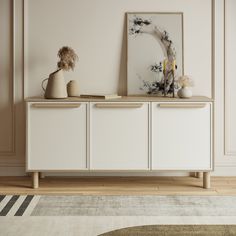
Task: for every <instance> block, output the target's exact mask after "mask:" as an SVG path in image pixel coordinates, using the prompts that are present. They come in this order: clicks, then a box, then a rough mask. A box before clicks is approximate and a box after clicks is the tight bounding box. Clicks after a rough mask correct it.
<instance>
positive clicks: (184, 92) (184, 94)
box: [178, 87, 193, 98]
mask: <svg viewBox="0 0 236 236" xmlns="http://www.w3.org/2000/svg"><path fill="white" fill-rule="evenodd" d="M178 96H179V97H180V98H191V97H192V96H193V93H192V90H191V88H189V87H182V88H181V89H180V90H179V91H178Z"/></svg>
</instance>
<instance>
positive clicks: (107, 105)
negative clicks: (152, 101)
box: [95, 102, 143, 108]
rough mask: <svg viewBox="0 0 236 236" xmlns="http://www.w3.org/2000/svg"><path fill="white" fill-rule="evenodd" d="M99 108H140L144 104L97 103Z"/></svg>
mask: <svg viewBox="0 0 236 236" xmlns="http://www.w3.org/2000/svg"><path fill="white" fill-rule="evenodd" d="M95 106H96V107H97V108H140V107H142V106H143V104H142V103H109V102H106V103H96V104H95Z"/></svg>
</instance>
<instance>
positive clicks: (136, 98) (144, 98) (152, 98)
mask: <svg viewBox="0 0 236 236" xmlns="http://www.w3.org/2000/svg"><path fill="white" fill-rule="evenodd" d="M25 101H26V102H104V101H105V102H113V101H114V102H213V99H212V98H208V97H204V96H194V97H191V98H188V99H183V98H172V97H157V96H122V97H121V98H117V99H97V98H80V97H68V98H65V99H45V98H43V97H30V98H27V99H25Z"/></svg>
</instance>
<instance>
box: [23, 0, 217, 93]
mask: <svg viewBox="0 0 236 236" xmlns="http://www.w3.org/2000/svg"><path fill="white" fill-rule="evenodd" d="M55 5H57V9H58V11H54V12H53V16H54V17H51V16H52V12H51V9H52V8H53V7H54V6H55ZM155 9H156V11H160V12H161V11H163V12H166V11H167V10H168V11H169V12H171V11H173V12H176V11H178V12H183V13H184V18H185V19H184V22H185V25H184V44H185V52H184V54H185V55H184V58H185V73H186V74H191V75H193V77H194V79H195V81H196V86H195V88H194V94H196V95H199V94H201V95H205V96H208V97H214V90H213V88H214V59H213V57H214V53H213V51H212V49H213V47H214V45H213V44H214V30H213V28H214V21H213V20H214V0H207V1H206V0H191V1H187V2H186V1H185V0H165V1H164V0H155V1H154V0H147V1H139V2H137V1H135V0H128V1H127V0H121V1H115V0H113V1H111V0H101V1H98V2H97V1H94V0H88V1H86V2H85V1H83V0H79V1H77V0H70V4H68V2H67V1H63V0H51V1H50V2H48V1H46V0H42V1H36V0H30V1H29V0H24V71H25V96H26V97H29V96H35V95H40V94H42V90H41V88H40V83H41V81H42V79H44V78H46V77H47V76H48V74H49V73H51V72H52V71H53V70H55V67H56V60H57V58H56V54H57V51H58V49H59V48H60V47H61V46H62V45H70V46H72V47H73V48H74V49H75V50H76V51H77V52H78V54H79V57H80V60H79V63H78V65H77V66H76V68H75V71H74V72H73V73H70V72H69V73H66V74H65V77H66V80H69V79H76V80H79V83H80V90H81V92H82V93H91V92H93V93H94V92H102V93H113V92H117V91H118V92H119V93H120V94H121V95H126V92H127V91H126V83H127V82H126V49H127V44H126V35H125V32H126V30H125V29H126V22H125V13H126V12H130V11H140V12H145V11H146V12H150V11H151V12H153V11H154V10H155ZM68 12H70V16H73V18H71V19H70V17H68ZM199 12H201V17H199ZM42 14H43V15H44V17H43V18H42ZM75 17H76V18H75ZM111 19H112V20H111ZM75 22H76V24H75ZM55 25H60V27H55ZM203 25H204V27H202V26H203ZM62 28H63V30H62ZM36 29H37V30H36ZM52 29H53V30H52ZM193 29H195V30H193ZM197 29H201V33H199V31H198V30H197ZM35 30H36V31H35ZM62 32H63V33H62ZM108 32H109V33H108ZM39 35H43V37H38V36H39Z"/></svg>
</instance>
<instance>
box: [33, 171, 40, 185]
mask: <svg viewBox="0 0 236 236" xmlns="http://www.w3.org/2000/svg"><path fill="white" fill-rule="evenodd" d="M32 187H33V188H38V187H39V172H33V173H32Z"/></svg>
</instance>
